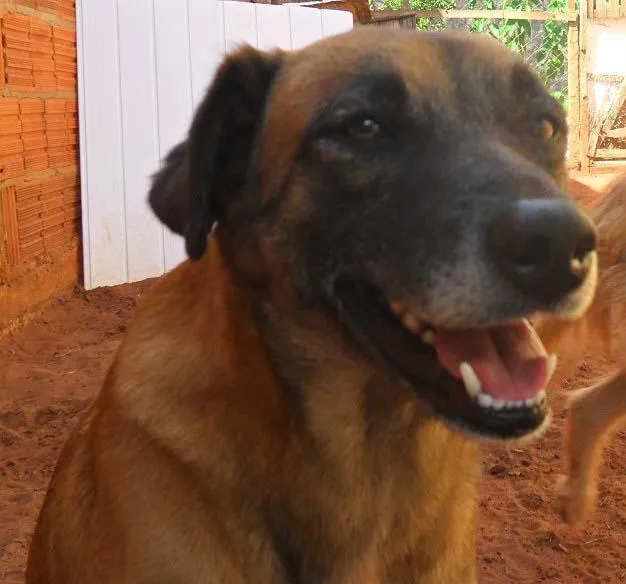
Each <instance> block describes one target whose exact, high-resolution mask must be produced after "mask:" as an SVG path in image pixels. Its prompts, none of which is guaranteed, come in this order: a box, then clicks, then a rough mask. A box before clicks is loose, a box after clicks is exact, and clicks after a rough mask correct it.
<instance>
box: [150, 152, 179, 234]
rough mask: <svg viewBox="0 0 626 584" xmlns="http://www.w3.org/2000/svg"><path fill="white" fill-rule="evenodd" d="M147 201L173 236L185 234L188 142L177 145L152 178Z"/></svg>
mask: <svg viewBox="0 0 626 584" xmlns="http://www.w3.org/2000/svg"><path fill="white" fill-rule="evenodd" d="M148 201H149V203H150V206H151V207H152V211H153V212H154V214H155V215H156V216H157V217H158V218H159V219H160V220H161V222H162V223H164V224H165V225H166V226H167V227H169V228H170V229H171V230H172V231H173V232H174V233H177V234H178V235H184V233H185V226H186V225H187V215H188V212H189V159H188V156H187V141H185V142H181V143H180V144H177V145H176V146H174V148H172V149H171V150H170V152H169V153H168V154H167V156H166V157H165V161H164V164H163V166H162V167H161V169H160V170H159V171H158V172H156V173H155V174H154V175H153V176H152V186H151V187H150V193H149V194H148Z"/></svg>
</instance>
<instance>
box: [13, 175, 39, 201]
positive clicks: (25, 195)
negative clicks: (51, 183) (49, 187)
mask: <svg viewBox="0 0 626 584" xmlns="http://www.w3.org/2000/svg"><path fill="white" fill-rule="evenodd" d="M39 196H41V182H38V181H32V180H31V181H27V182H25V183H24V184H21V185H19V186H18V187H16V190H15V197H16V199H17V201H18V202H19V201H27V200H28V199H32V198H33V197H39Z"/></svg>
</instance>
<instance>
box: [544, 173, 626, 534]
mask: <svg viewBox="0 0 626 584" xmlns="http://www.w3.org/2000/svg"><path fill="white" fill-rule="evenodd" d="M592 217H593V219H594V221H595V222H596V225H597V227H598V252H599V262H600V279H599V285H598V290H597V292H596V297H595V300H594V303H593V305H592V307H591V309H590V310H589V311H588V312H587V314H586V315H585V316H584V317H583V318H582V319H580V320H579V321H577V322H574V323H567V324H565V323H562V322H557V321H554V320H545V321H542V322H540V323H539V324H538V326H537V330H538V332H539V334H540V336H541V338H542V340H543V341H544V343H545V344H546V347H547V348H548V350H549V351H551V352H557V353H558V354H559V361H560V365H559V373H560V375H559V379H563V378H564V377H566V376H568V375H571V374H572V373H573V372H574V371H575V369H576V367H577V366H578V365H579V364H580V363H581V362H582V361H583V359H584V356H585V352H587V351H592V352H597V353H600V354H604V355H607V356H609V357H610V358H612V359H614V360H615V363H616V366H617V369H616V372H615V373H613V374H611V375H609V376H607V377H605V378H604V379H602V380H601V381H599V382H598V383H596V384H594V385H593V386H592V387H588V388H585V389H581V390H579V391H577V392H574V393H573V394H572V395H571V396H570V397H569V415H568V420H567V428H566V443H565V446H566V452H567V474H566V476H565V477H563V479H562V485H561V505H562V512H563V516H564V518H565V520H566V521H568V522H569V523H572V524H578V523H580V522H582V521H584V520H585V519H586V518H588V517H589V515H590V514H591V512H592V511H593V508H594V506H595V502H596V496H597V490H598V473H599V469H600V465H601V462H602V447H603V445H604V443H605V442H606V440H607V439H608V438H609V436H610V434H611V433H612V432H613V431H614V430H616V429H617V428H618V427H619V426H620V423H621V422H623V421H624V419H625V418H626V311H625V309H626V175H624V176H622V177H620V178H619V179H618V180H617V181H615V183H614V184H613V185H612V187H611V188H610V189H609V192H608V193H607V194H606V196H605V197H603V199H602V200H601V202H600V204H599V205H597V206H596V208H595V209H594V210H593V212H592ZM557 381H558V379H557Z"/></svg>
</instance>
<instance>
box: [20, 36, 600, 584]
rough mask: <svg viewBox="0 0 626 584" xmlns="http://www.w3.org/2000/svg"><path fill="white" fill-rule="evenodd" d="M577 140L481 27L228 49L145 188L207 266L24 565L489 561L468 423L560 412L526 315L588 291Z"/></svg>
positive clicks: (521, 430) (272, 574)
mask: <svg viewBox="0 0 626 584" xmlns="http://www.w3.org/2000/svg"><path fill="white" fill-rule="evenodd" d="M565 144H566V128H565V122H564V116H563V112H562V110H561V108H560V106H559V105H558V103H557V102H556V101H555V100H554V99H552V98H551V97H550V96H549V95H548V93H547V92H546V91H545V90H544V88H543V87H542V86H541V84H540V83H539V81H538V80H537V79H536V77H535V76H534V75H533V74H531V72H530V71H529V70H528V68H527V67H526V65H525V64H524V63H523V62H522V61H521V60H520V59H519V58H518V57H517V56H515V55H514V54H512V53H511V52H509V51H508V50H507V49H506V48H504V47H502V46H501V45H499V44H497V43H496V42H495V41H491V40H488V39H485V38H481V37H478V36H471V35H464V34H417V33H415V32H410V31H390V30H388V29H380V30H371V29H370V30H368V29H364V30H357V31H354V32H351V33H349V34H346V35H342V36H337V37H333V38H331V39H327V40H325V41H322V42H320V43H318V44H315V45H312V46H309V47H307V48H305V49H303V50H301V51H298V52H294V53H271V54H266V53H259V52H257V51H255V50H253V49H249V48H246V49H242V50H240V51H239V52H237V53H235V54H233V55H231V56H230V57H229V58H227V59H226V61H225V62H224V63H223V65H222V67H221V69H220V71H219V73H218V76H217V78H216V80H215V82H214V83H213V86H212V88H211V90H210V92H209V94H208V96H207V98H206V99H205V101H204V103H203V104H202V105H201V106H200V108H199V110H198V112H197V114H196V117H195V120H194V122H193V124H192V126H191V130H190V133H189V136H188V139H187V141H186V142H185V144H182V145H180V146H179V147H177V148H176V149H175V150H174V151H173V152H172V153H171V154H170V156H169V157H168V159H167V161H166V165H165V167H164V168H163V169H162V170H161V172H160V173H159V175H158V176H157V178H156V180H155V183H154V186H153V189H152V192H151V196H150V199H151V203H152V205H153V208H154V209H155V211H156V213H157V214H158V215H159V217H160V218H161V219H162V220H163V221H164V222H165V223H166V224H167V225H168V226H169V227H170V228H172V229H173V230H175V231H177V232H179V233H184V235H185V238H186V244H187V250H188V252H189V255H190V256H191V258H192V261H190V262H186V263H184V264H182V265H181V266H180V267H178V268H177V269H175V270H174V271H173V272H172V273H170V274H168V275H166V276H165V277H164V278H162V280H161V281H160V282H159V283H158V284H156V285H155V287H154V288H153V290H152V291H151V292H150V294H148V295H147V296H146V297H145V299H144V301H143V303H142V305H141V306H140V308H139V309H138V311H137V314H136V317H135V319H134V322H133V323H132V325H131V326H130V327H129V329H128V332H127V334H126V337H125V340H124V342H123V343H122V346H121V348H120V350H119V352H118V354H117V357H116V359H115V362H114V363H113V366H112V368H111V370H110V372H109V374H108V376H107V379H106V382H105V384H104V388H103V389H102V392H101V393H100V395H99V397H98V398H97V400H96V401H95V403H94V405H93V407H92V408H91V410H90V411H89V412H88V414H87V415H86V416H85V417H84V419H83V420H82V421H81V422H80V424H79V426H78V428H77V429H76V431H75V432H74V434H73V436H72V437H71V439H70V440H69V442H68V444H67V447H66V448H65V450H64V452H63V454H62V456H61V459H60V461H59V464H58V468H57V470H56V473H55V475H54V478H53V480H52V483H51V485H50V490H49V492H48V495H47V497H46V501H45V504H44V506H43V509H42V511H41V515H40V518H39V523H38V526H37V529H36V533H35V536H34V539H33V544H32V548H31V554H30V559H29V565H28V574H27V582H28V584H44V583H45V584H52V583H54V584H78V583H80V584H94V583H97V584H104V583H115V584H125V583H129V584H130V583H131V582H132V583H133V584H135V583H141V584H149V583H156V582H158V583H165V582H168V583H189V582H198V583H200V582H201V583H203V584H217V583H220V584H226V583H227V584H254V583H258V584H274V583H280V584H296V583H297V584H319V583H325V584H332V583H337V584H339V583H342V584H347V583H354V584H365V583H366V584H382V583H400V582H404V583H424V584H435V583H437V584H442V583H454V584H456V583H469V584H471V583H473V582H475V581H476V569H475V557H474V556H475V549H474V513H475V501H474V499H475V489H476V481H477V478H478V472H479V460H478V453H477V443H476V441H475V440H474V439H472V438H471V435H472V434H473V435H482V436H490V437H495V438H501V439H506V438H516V437H523V436H530V435H534V434H536V433H537V432H539V431H540V430H541V429H542V428H543V427H545V425H546V424H547V422H548V419H549V412H550V410H549V406H548V404H547V402H546V400H545V392H544V391H543V388H544V387H545V385H546V384H547V382H548V380H549V376H550V368H551V360H550V358H549V356H548V355H547V354H546V352H545V349H544V347H543V346H542V345H541V342H540V341H539V340H538V338H537V336H536V334H535V333H534V331H533V329H532V328H531V327H530V325H529V323H528V321H527V320H525V317H526V316H528V315H531V314H534V313H537V312H547V313H550V314H558V315H560V316H562V317H569V318H575V317H578V316H580V315H582V314H583V313H584V311H585V310H586V309H587V307H588V306H589V304H590V302H591V299H592V296H593V292H594V287H595V281H596V271H597V268H596V254H595V251H594V245H595V235H594V230H593V227H592V224H591V223H590V221H589V220H588V219H587V218H586V216H585V215H583V214H582V213H581V212H579V211H578V210H577V208H576V207H575V206H574V205H573V203H572V202H571V200H570V199H568V197H567V196H566V195H565V194H564V192H563V190H562V186H563V183H564V181H565V170H564V155H565ZM216 222H217V227H215V228H214V224H215V223H216ZM213 228H214V231H215V233H214V234H213V236H212V238H211V240H210V243H209V244H208V249H207V237H208V236H209V234H210V233H211V231H212V229H213Z"/></svg>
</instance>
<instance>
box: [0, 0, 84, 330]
mask: <svg viewBox="0 0 626 584" xmlns="http://www.w3.org/2000/svg"><path fill="white" fill-rule="evenodd" d="M0 30H1V38H2V50H1V51H0V329H1V328H2V319H3V317H5V318H6V314H7V311H9V312H10V311H11V309H10V306H9V304H11V303H10V302H8V301H7V298H9V297H10V296H11V291H10V290H9V289H8V288H7V286H9V287H12V288H13V289H14V290H15V289H19V288H20V286H19V285H18V284H21V285H22V286H21V287H22V288H32V286H30V284H32V282H34V281H37V282H38V285H37V286H36V287H35V291H34V292H36V291H37V290H41V294H35V297H33V298H31V300H30V301H28V302H30V304H31V305H35V304H37V303H38V302H40V301H41V300H43V299H44V298H43V297H46V296H50V295H52V294H54V293H55V291H56V289H57V288H59V286H62V285H67V284H68V283H70V281H71V280H74V281H76V279H77V278H78V262H77V261H76V260H77V248H78V244H79V241H78V234H79V232H80V227H79V221H80V187H79V178H78V177H79V172H78V170H79V155H78V107H77V79H76V77H77V68H76V26H75V0H0ZM67 254H69V255H71V256H72V258H73V260H72V262H70V263H69V264H68V262H67V258H66V257H65V256H66V255H67ZM55 263H58V264H59V265H63V266H65V267H64V268H63V269H65V270H66V271H67V275H66V276H67V277H61V278H60V279H59V271H58V269H56V268H55V266H54V264H55ZM68 266H71V267H68ZM46 270H48V271H51V272H53V273H54V278H52V280H54V281H55V284H54V285H52V288H54V289H50V290H49V289H48V288H50V287H49V286H45V285H42V283H41V273H40V272H42V271H46ZM37 272H39V273H37ZM28 278H30V284H29V282H27V281H25V279H26V280H28ZM31 296H32V294H31ZM38 296H43V297H42V298H38ZM24 301H25V300H24ZM24 301H22V300H20V302H18V304H20V305H21V304H24ZM13 305H15V302H13ZM7 307H8V308H7ZM19 311H20V310H18V312H19ZM12 312H15V309H14V310H13V311H12ZM3 313H4V314H3Z"/></svg>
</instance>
